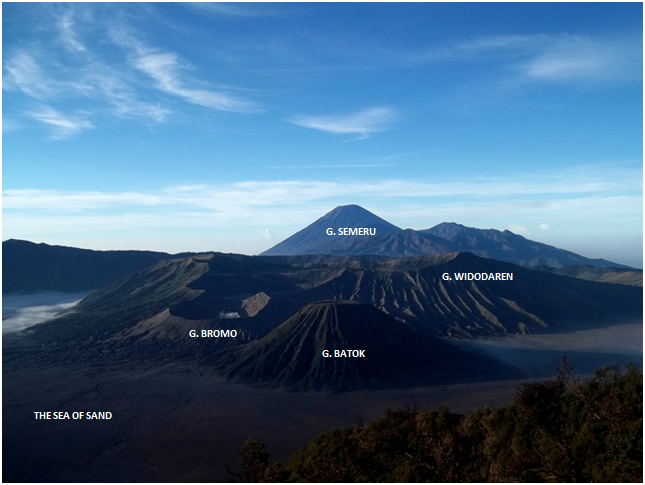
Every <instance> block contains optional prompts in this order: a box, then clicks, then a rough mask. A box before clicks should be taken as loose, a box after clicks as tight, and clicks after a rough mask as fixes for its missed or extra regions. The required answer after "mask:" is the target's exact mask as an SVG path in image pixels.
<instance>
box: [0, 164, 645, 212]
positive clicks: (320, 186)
mask: <svg viewBox="0 0 645 485" xmlns="http://www.w3.org/2000/svg"><path fill="white" fill-rule="evenodd" d="M639 193H640V195H642V171H641V172H638V171H637V170H621V169H619V168H616V167H614V168H613V170H612V169H611V168H610V167H609V166H607V167H603V166H594V167H591V168H590V167H589V166H588V167H586V169H585V168H582V167H576V168H573V169H570V170H566V171H563V172H562V173H561V174H559V175H557V176H556V175H553V174H534V175H532V176H525V177H523V178H517V177H515V178H510V177H495V178H494V177H489V178H473V179H472V180H469V181H459V182H457V181H449V180H444V181H436V182H423V181H412V180H381V181H360V182H357V181H349V182H343V181H316V180H313V181H312V180H283V181H280V180H278V181H254V180H250V181H244V182H236V183H232V184H228V185H195V186H188V185H183V186H176V187H167V188H165V189H163V190H161V191H157V192H155V193H144V192H62V191H54V190H24V189H20V190H18V189H13V190H4V191H3V208H4V209H36V210H45V211H52V210H74V211H78V210H85V209H95V208H109V207H122V206H131V207H155V206H157V207H161V206H163V207H170V206H175V207H178V208H179V207H184V208H187V207H193V208H195V209H198V208H199V209H209V210H215V211H223V212H226V211H227V210H228V208H230V207H237V208H245V210H247V209H248V210H249V211H251V210H252V209H254V208H257V207H262V206H276V205H277V206H289V205H298V204H301V203H303V202H308V203H312V202H317V201H325V200H340V199H344V198H347V194H351V195H352V197H355V198H357V199H358V198H361V199H365V198H377V199H381V198H391V199H392V200H405V199H411V198H417V199H433V198H434V199H436V198H443V199H447V198H449V197H459V198H461V199H463V200H469V199H479V200H482V199H505V200H513V201H514V202H513V204H514V205H517V206H521V205H522V204H524V208H530V207H538V206H542V207H546V206H548V205H549V204H551V203H552V202H551V200H552V199H554V198H558V199H566V198H575V197H577V196H581V195H585V194H588V195H589V196H590V197H591V196H596V195H603V196H610V195H611V196H614V195H615V194H639Z"/></svg>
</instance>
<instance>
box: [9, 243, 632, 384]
mask: <svg viewBox="0 0 645 485" xmlns="http://www.w3.org/2000/svg"><path fill="white" fill-rule="evenodd" d="M468 273H472V274H475V273H478V274H484V275H491V274H492V275H494V276H495V275H501V274H506V275H511V274H512V280H511V279H510V277H508V276H507V277H505V278H504V279H501V278H497V277H496V276H495V277H494V279H493V280H487V281H485V280H482V279H481V278H479V279H477V280H475V279H474V278H473V279H466V280H463V279H462V280H460V279H459V278H460V277H459V276H458V275H464V274H468ZM486 279H488V277H487V278H486ZM642 308H643V293H642V288H639V287H635V286H628V285H618V284H607V283H596V282H591V281H585V280H582V279H577V278H571V277H568V276H562V275H557V274H552V273H549V272H545V271H536V270H532V269H527V268H523V267H521V266H517V265H514V264H511V263H505V262H500V261H496V260H493V259H486V258H481V257H478V256H475V255H474V254H472V253H466V252H458V253H448V254H441V255H435V256H421V257H410V258H403V259H396V260H393V259H383V258H381V257H375V256H355V257H348V256H341V257H333V256H281V257H280V256H243V255H234V254H219V253H212V254H205V255H197V256H192V257H188V258H179V259H169V260H163V261H160V262H158V263H157V264H155V265H153V266H151V267H148V268H145V269H143V270H140V271H138V272H135V273H133V274H130V275H128V276H126V277H125V278H123V279H121V280H119V281H117V282H115V283H113V284H111V285H109V286H108V287H106V288H104V289H102V290H100V291H97V292H95V293H93V294H91V295H89V296H88V297H86V298H85V299H83V300H82V301H81V302H80V303H78V304H77V305H76V306H75V307H74V308H73V309H72V310H71V311H68V312H64V313H62V314H60V315H59V316H58V317H56V318H54V319H52V320H49V321H47V322H44V323H41V324H39V325H36V326H33V327H30V328H28V329H27V330H25V331H24V332H25V335H26V336H30V337H31V338H30V339H29V341H30V342H36V343H37V342H40V343H42V344H43V345H38V346H34V347H29V349H30V350H29V351H30V352H31V354H30V355H31V356H32V357H30V358H32V359H33V361H35V362H36V363H39V364H42V365H49V364H51V363H55V362H59V361H60V359H64V361H65V362H98V361H104V360H106V359H107V360H110V361H112V360H118V361H123V360H126V361H127V360H128V359H133V358H134V359H137V360H144V361H154V362H174V361H177V360H186V359H188V360H197V361H198V362H200V363H201V364H203V365H205V366H206V368H209V369H210V370H211V371H212V372H214V373H215V374H217V375H218V376H219V377H221V378H222V379H225V380H228V381H232V382H244V383H250V384H259V385H267V386H280V387H289V388H294V389H315V390H322V389H330V390H331V389H334V390H350V389H360V388H378V387H398V386H406V385H412V384H413V383H421V382H435V383H436V382H457V381H462V379H466V380H468V379H473V380H478V379H479V378H481V377H484V374H486V373H487V372H488V371H491V372H493V370H494V372H493V374H495V375H497V376H500V375H510V374H507V373H505V372H506V371H505V370H504V369H502V366H500V365H499V364H496V363H494V362H488V363H487V362H484V361H483V360H481V359H478V358H477V357H476V356H473V355H472V354H471V353H466V354H465V353H464V352H462V351H460V350H459V349H457V348H452V347H451V346H450V345H449V344H447V343H446V342H442V341H440V340H437V339H436V337H458V338H476V337H492V336H504V335H511V334H526V333H540V332H554V331H555V332H559V331H571V330H573V329H579V328H589V326H593V325H607V324H612V323H620V322H626V321H633V320H636V319H638V320H642ZM191 330H195V331H196V332H197V333H198V334H199V335H201V331H202V330H205V331H208V330H211V331H214V330H219V331H226V332H227V336H225V337H206V338H202V337H195V336H191V335H190V334H189V332H190V331H191ZM233 331H234V332H235V334H236V336H235V337H230V335H231V334H232V333H233ZM323 346H329V348H328V349H327V350H336V349H339V346H340V347H343V346H344V347H345V348H349V349H356V350H361V349H362V350H366V351H369V353H370V357H372V356H373V355H374V356H378V359H372V360H351V359H349V360H345V361H342V363H341V361H340V360H338V359H334V358H324V360H323V359H322V358H321V356H320V355H319V354H320V353H321V351H322V350H324V349H323V348H322V347H323ZM339 350H340V349H339ZM14 357H16V358H18V357H20V356H19V355H16V356H14ZM330 359H331V360H330ZM334 362H336V364H334ZM341 364H342V365H341Z"/></svg>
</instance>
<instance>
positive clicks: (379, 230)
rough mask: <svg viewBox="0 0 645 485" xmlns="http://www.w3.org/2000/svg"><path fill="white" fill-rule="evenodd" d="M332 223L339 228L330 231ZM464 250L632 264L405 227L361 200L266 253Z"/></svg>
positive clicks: (454, 229) (464, 230)
mask: <svg viewBox="0 0 645 485" xmlns="http://www.w3.org/2000/svg"><path fill="white" fill-rule="evenodd" d="M330 228H331V229H332V231H333V233H335V234H332V235H330V234H328V231H327V230H328V229H330ZM341 228H372V229H374V231H372V232H374V233H375V234H374V235H370V234H368V235H340V234H339V229H341ZM459 251H467V252H470V253H473V254H476V255H477V256H481V257H483V258H490V259H496V260H498V261H506V262H509V263H514V264H519V265H520V266H525V267H535V266H547V267H553V268H560V267H563V266H568V265H588V266H592V267H616V268H628V267H627V266H624V265H621V264H618V263H613V262H611V261H607V260H604V259H590V258H585V257H584V256H580V255H578V254H575V253H572V252H571V251H566V250H564V249H558V248H556V247H553V246H549V245H547V244H542V243H539V242H536V241H531V240H529V239H526V238H525V237H523V236H519V235H517V234H514V233H512V232H511V231H508V230H505V231H498V230H495V229H475V228H472V227H466V226H462V225H461V224H455V223H452V222H444V223H441V224H439V225H437V226H434V227H432V228H430V229H425V230H420V231H415V230H412V229H405V230H403V229H400V228H398V227H396V226H394V225H392V224H390V223H389V222H387V221H385V220H383V219H381V218H380V217H378V216H376V215H374V214H372V213H371V212H369V211H367V210H365V209H363V208H362V207H359V206H357V205H347V206H340V207H336V208H335V209H334V210H332V211H331V212H329V213H328V214H325V215H324V216H323V217H321V218H320V219H318V220H317V221H315V222H314V223H312V224H310V225H309V226H307V227H306V228H304V229H302V230H301V231H299V232H297V233H295V234H294V235H293V236H291V237H289V238H287V239H285V240H284V241H282V242H281V243H279V244H277V245H275V246H273V247H272V248H271V249H268V250H267V251H265V252H263V253H262V254H261V255H263V256H277V255H307V254H324V255H354V256H356V255H373V256H388V257H391V258H397V259H398V258H405V257H409V256H428V255H436V254H445V253H451V252H459Z"/></svg>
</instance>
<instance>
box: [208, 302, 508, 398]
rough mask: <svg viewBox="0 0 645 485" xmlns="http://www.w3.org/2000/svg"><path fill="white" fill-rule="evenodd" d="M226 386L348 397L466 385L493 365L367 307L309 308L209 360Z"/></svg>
mask: <svg viewBox="0 0 645 485" xmlns="http://www.w3.org/2000/svg"><path fill="white" fill-rule="evenodd" d="M215 367H216V368H217V370H218V373H220V375H222V377H224V378H226V379H227V380H229V381H231V382H239V383H246V384H260V385H264V386H271V387H288V388H294V389H302V390H336V391H349V390H355V389H365V388H382V387H399V386H408V385H418V384H419V383H440V382H441V383H443V382H455V381H460V380H463V379H464V378H465V377H466V378H467V379H470V378H472V377H474V376H475V375H476V374H478V373H480V372H482V371H484V372H489V371H490V370H492V369H495V371H496V372H501V373H502V374H504V373H505V372H506V369H502V368H501V367H500V366H499V365H498V364H496V363H494V362H491V361H489V360H488V359H483V358H481V357H478V356H476V355H473V354H469V353H466V352H463V351H461V350H460V349H458V348H457V347H454V346H453V345H451V344H449V343H447V342H444V341H442V340H439V339H435V338H431V337H428V336H425V335H423V334H420V333H417V332H415V331H414V330H411V329H410V328H408V327H407V326H406V325H405V324H403V323H402V322H399V321H397V320H396V319H394V318H393V317H391V316H389V315H387V314H386V313H385V312H383V311H381V310H379V309H378V308H376V307H375V306H373V305H369V304H365V303H359V302H354V301H347V300H326V301H318V302H314V303H310V304H308V305H306V306H305V307H303V308H302V309H301V310H300V311H298V312H297V313H295V314H294V315H293V316H291V317H290V318H288V319H287V320H286V321H285V322H284V323H282V324H281V325H280V326H278V327H277V328H276V329H275V330H273V331H272V332H270V333H269V334H268V335H266V336H265V337H263V338H261V339H259V340H255V341H253V342H251V343H249V344H248V345H244V346H240V347H237V348H234V349H233V348H232V349H229V350H226V351H223V352H222V353H221V354H218V355H217V362H216V364H215Z"/></svg>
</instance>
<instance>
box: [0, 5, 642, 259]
mask: <svg viewBox="0 0 645 485" xmlns="http://www.w3.org/2000/svg"><path fill="white" fill-rule="evenodd" d="M2 14H3V15H2V28H3V52H2V55H3V85H2V87H3V98H2V101H3V110H2V118H3V167H2V168H3V171H2V175H3V186H2V189H3V197H2V203H3V224H2V229H3V240H4V239H8V238H18V239H27V240H31V241H35V242H46V243H49V244H62V245H70V246H76V247H86V248H93V249H151V250H162V251H169V252H179V251H206V250H218V251H224V252H240V253H245V254H257V253H259V252H261V251H263V250H265V249H267V248H269V247H271V246H273V245H274V244H276V243H277V242H279V241H280V240H282V239H284V238H286V237H288V236H290V235H291V234H293V233H294V232H296V231H297V230H299V229H301V228H302V227H304V226H306V225H308V224H309V223H311V222H313V221H314V220H315V219H317V218H318V217H320V216H322V215H324V214H325V213H327V212H328V211H330V210H331V209H333V208H334V207H336V206H338V205H344V204H359V205H362V206H363V207H365V208H366V209H368V210H371V211H372V212H374V213H376V214H377V215H379V216H381V217H383V218H385V219H386V220H388V221H390V222H392V223H393V224H396V225H398V226H400V227H411V228H414V229H425V228H428V227H431V226H433V225H436V224H438V223H440V222H444V221H451V222H459V223H461V224H465V225H468V226H473V227H479V228H491V227H492V228H496V229H500V230H503V229H509V230H512V231H513V232H516V233H518V234H522V235H524V236H526V237H528V238H530V239H534V240H537V241H540V242H544V243H547V244H551V245H554V246H558V247H562V248H565V249H569V250H572V251H575V252H578V253H580V254H583V255H584V256H588V257H603V258H607V259H610V260H613V261H617V262H620V263H625V264H630V265H636V266H639V267H642V250H643V242H642V241H643V236H642V232H643V231H642V228H643V215H642V209H643V200H642V195H643V189H642V180H643V125H642V119H643V99H642V93H643V84H642V72H643V64H642V61H643V50H642V49H643V38H642V29H643V25H642V18H643V15H642V4H640V3H631V4H625V3H623V4H616V3H601V4H588V3H572V4H506V3H499V4H456V3H451V4H432V3H430V4H318V3H316V4H293V3H285V4H272V3H258V4H251V3H240V4H188V3H184V4H120V3H119V4H117V3H114V4H56V3H54V4H42V3H29V4H26V3H24V4H23V3H3V5H2Z"/></svg>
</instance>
